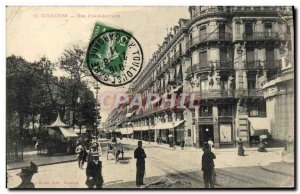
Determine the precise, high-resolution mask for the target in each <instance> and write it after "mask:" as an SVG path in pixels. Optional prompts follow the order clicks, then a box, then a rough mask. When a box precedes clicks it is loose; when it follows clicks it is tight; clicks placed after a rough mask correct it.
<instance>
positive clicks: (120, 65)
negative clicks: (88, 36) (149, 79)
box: [86, 23, 143, 87]
mask: <svg viewBox="0 0 300 194" xmlns="http://www.w3.org/2000/svg"><path fill="white" fill-rule="evenodd" d="M86 63H87V66H88V68H89V70H90V72H91V74H92V76H93V77H94V78H95V79H96V80H97V81H99V82H100V83H102V84H104V85H108V86H115V87H117V86H122V85H126V84H128V83H130V82H131V81H132V80H134V79H135V78H136V76H137V75H138V74H139V72H140V71H141V69H142V65H143V51H142V48H141V46H140V44H139V42H138V41H137V40H136V38H135V37H133V36H132V35H131V34H130V33H128V32H126V31H124V30H118V29H114V28H112V27H109V26H104V25H101V24H100V23H97V24H96V25H95V28H94V31H93V34H92V41H91V42H90V44H89V47H88V51H87V55H86Z"/></svg>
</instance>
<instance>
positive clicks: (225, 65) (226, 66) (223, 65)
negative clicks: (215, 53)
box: [211, 60, 233, 70]
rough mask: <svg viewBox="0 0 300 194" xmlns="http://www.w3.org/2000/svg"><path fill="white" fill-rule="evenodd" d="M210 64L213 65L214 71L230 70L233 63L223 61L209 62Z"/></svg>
mask: <svg viewBox="0 0 300 194" xmlns="http://www.w3.org/2000/svg"><path fill="white" fill-rule="evenodd" d="M211 64H214V66H215V67H216V70H232V69H233V63H232V61H228V60H224V61H211Z"/></svg>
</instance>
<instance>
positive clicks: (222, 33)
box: [219, 24, 225, 39]
mask: <svg viewBox="0 0 300 194" xmlns="http://www.w3.org/2000/svg"><path fill="white" fill-rule="evenodd" d="M219 38H220V39H225V24H220V25H219Z"/></svg>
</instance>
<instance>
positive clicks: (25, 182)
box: [16, 162, 38, 189]
mask: <svg viewBox="0 0 300 194" xmlns="http://www.w3.org/2000/svg"><path fill="white" fill-rule="evenodd" d="M37 172H38V167H37V165H35V164H34V163H33V162H30V166H29V167H25V168H22V169H21V172H20V173H18V174H17V175H19V176H20V178H21V180H22V182H21V184H20V185H18V186H17V187H16V188H18V189H21V188H22V189H34V184H33V183H32V182H31V180H32V176H33V175H34V174H35V173H37Z"/></svg>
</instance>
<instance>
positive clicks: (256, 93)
mask: <svg viewBox="0 0 300 194" xmlns="http://www.w3.org/2000/svg"><path fill="white" fill-rule="evenodd" d="M263 96H264V94H263V90H262V89H238V90H236V97H237V98H241V97H263Z"/></svg>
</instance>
